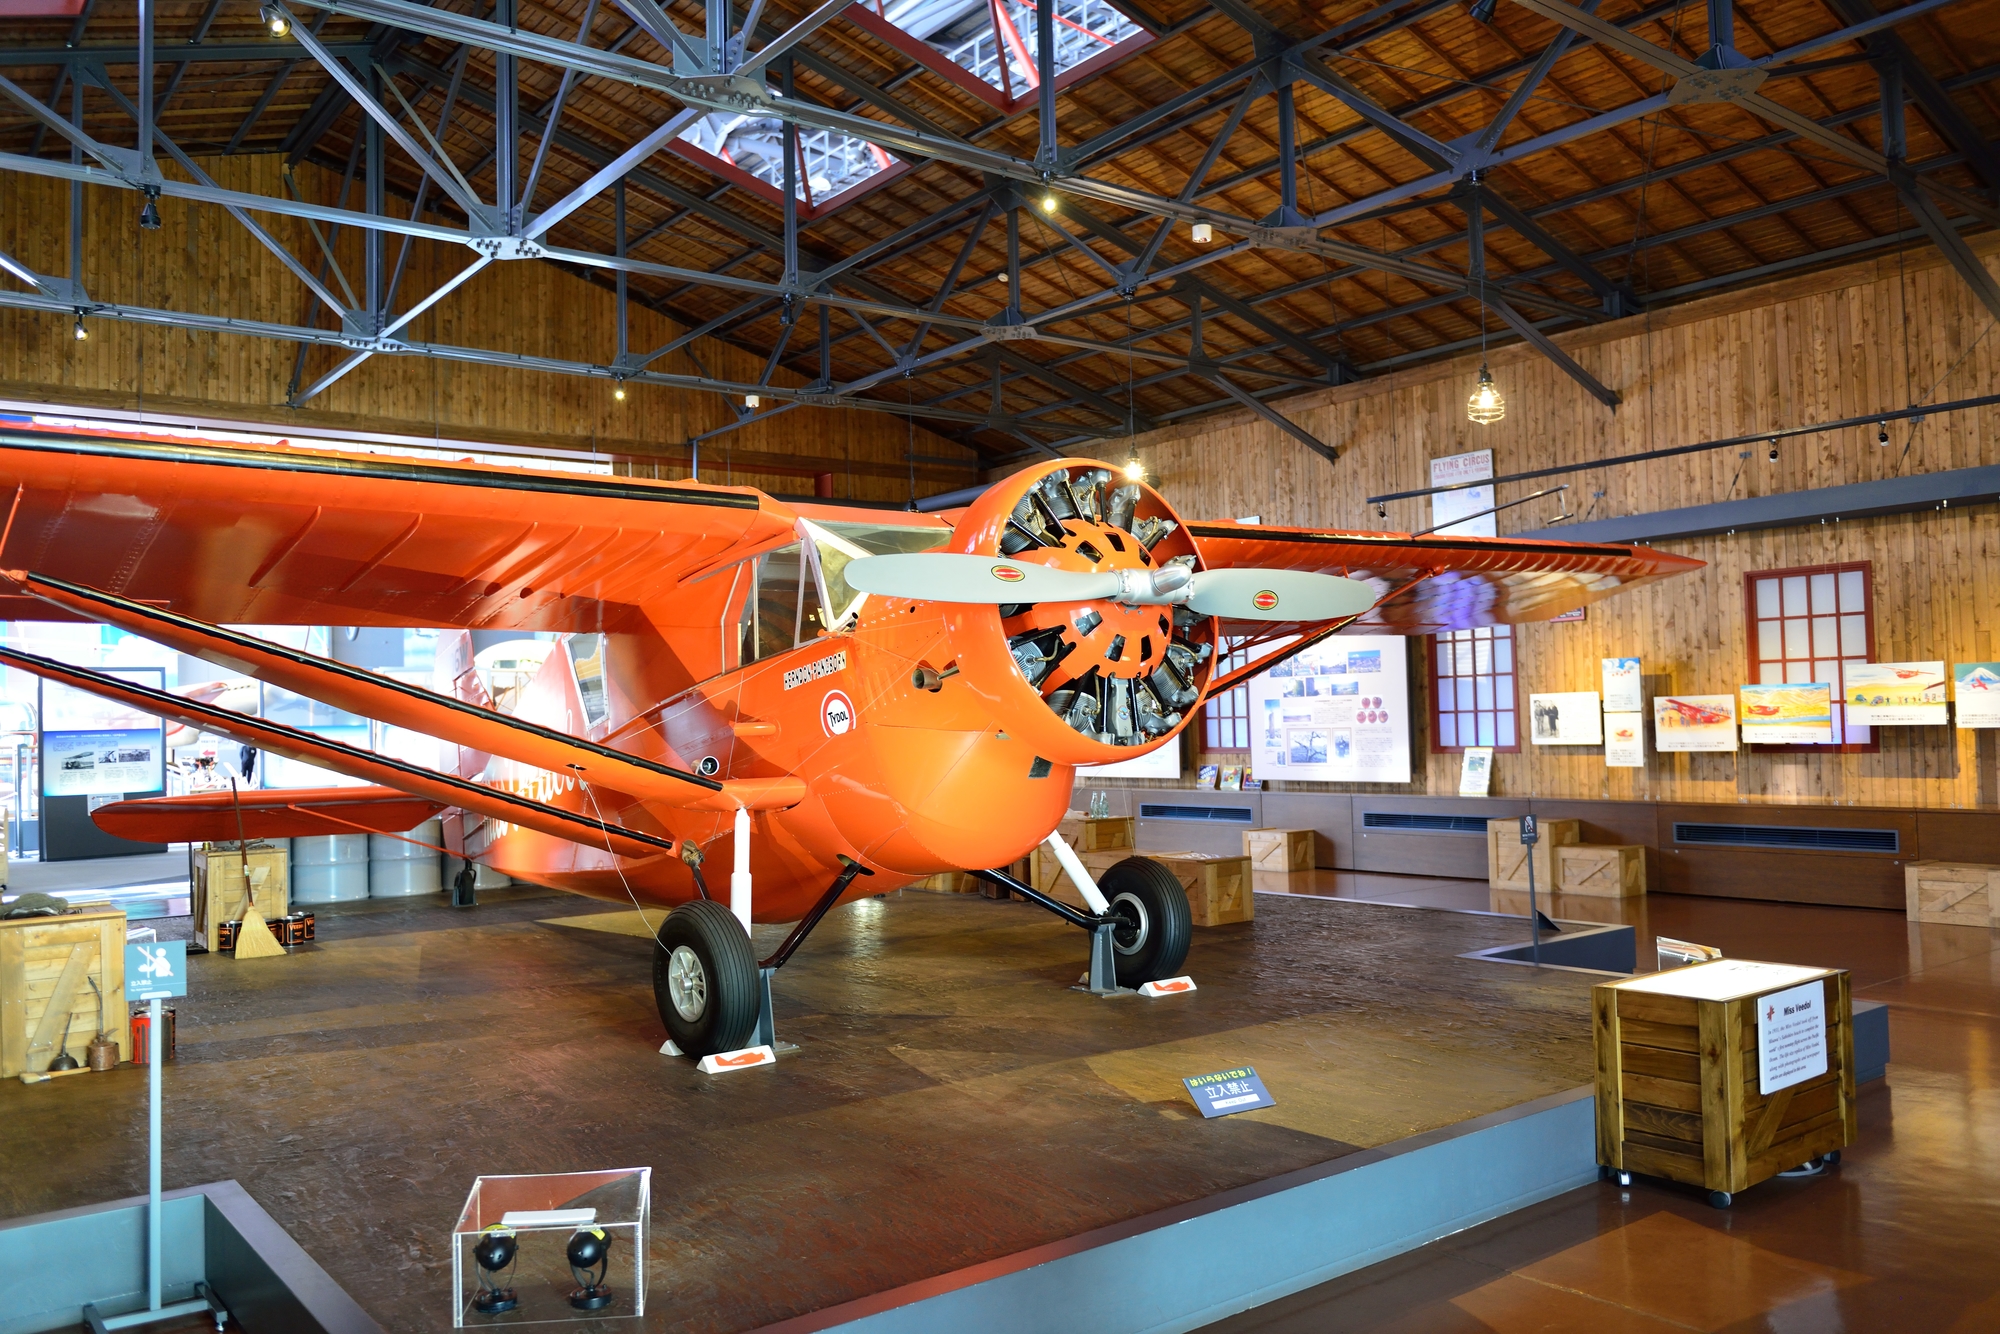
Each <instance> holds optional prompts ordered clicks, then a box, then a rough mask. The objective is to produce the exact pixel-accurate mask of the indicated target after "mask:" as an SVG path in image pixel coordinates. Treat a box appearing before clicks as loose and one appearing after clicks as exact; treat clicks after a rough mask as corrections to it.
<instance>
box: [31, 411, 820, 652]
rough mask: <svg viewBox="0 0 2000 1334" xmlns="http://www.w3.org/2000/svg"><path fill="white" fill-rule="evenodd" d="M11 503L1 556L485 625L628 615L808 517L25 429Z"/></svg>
mask: <svg viewBox="0 0 2000 1334" xmlns="http://www.w3.org/2000/svg"><path fill="white" fill-rule="evenodd" d="M0 507H4V508H5V509H6V510H7V518H6V521H5V527H4V530H0V566H4V567H6V568H11V569H33V570H38V571H41V572H42V573H44V574H48V575H53V576H55V577H56V578H59V579H64V580H68V581H70V582H73V583H77V584H83V585H87V586H89V587H92V588H98V589H103V590H105V591H107V592H111V593H116V594H120V595H122V596H125V597H128V598H132V599H134V600H136V601H140V602H151V603H156V604H160V605H171V606H172V607H173V608H174V609H175V610H177V611H181V612H185V613H187V614H188V615H191V616H196V617H199V618H201V619H202V620H205V621H211V622H222V623H230V624H290V625H328V624H331V625H366V626H461V627H466V628H474V629H484V630H498V629H513V630H580V631H588V630H618V629H621V628H623V627H624V626H625V625H626V624H628V623H629V620H630V615H631V613H632V611H633V609H635V608H637V607H638V606H640V605H641V604H643V603H645V602H647V601H650V600H653V599H657V598H660V597H661V596H662V595H664V594H666V593H668V592H670V591H671V590H672V589H673V588H674V587H675V586H676V585H677V584H678V583H680V582H681V581H683V580H685V579H687V578H690V577H692V576H694V575H697V574H700V573H702V572H704V571H707V570H710V569H713V568H716V567H718V566H720V565H723V564H727V563H728V562H729V561H731V560H733V559H736V558H738V557H740V556H742V555H744V554H747V553H748V552H750V551H754V550H757V549H760V548H762V547H766V546H770V545H773V544H776V543H779V542H783V541H786V540H789V536H790V533H791V531H792V526H793V523H794V516H793V514H792V512H791V511H790V510H788V509H786V508H785V507H783V506H781V505H779V504H778V503H777V502H775V501H773V500H771V499H770V498H769V497H767V496H764V495H762V494H761V493H759V492H756V491H753V490H750V489H747V488H743V487H721V486H706V485H702V484H699V483H693V482H651V481H642V480H639V479H627V478H619V477H598V476H584V475H578V474H574V473H562V472H539V471H531V470H527V469H512V468H496V467H488V466H485V465H481V464H475V463H432V462H426V461H419V460H412V459H404V458H392V457H382V456H372V455H344V454H336V453H329V452H324V451H319V450H307V449H297V448H292V447H289V446H282V445H255V446H252V445H230V444H216V443H166V442H158V441H143V440H120V439H106V438H97V437H89V436H68V435H41V434H36V433H34V432H29V431H0ZM0 619H9V620H11V619H42V620H48V619H51V613H50V612H49V610H48V609H47V608H46V607H45V606H44V605H42V604H40V603H37V602H32V601H28V600H26V599H22V598H18V597H0Z"/></svg>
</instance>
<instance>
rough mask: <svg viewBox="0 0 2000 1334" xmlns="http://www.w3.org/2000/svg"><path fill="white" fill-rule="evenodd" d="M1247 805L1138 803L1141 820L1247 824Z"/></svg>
mask: <svg viewBox="0 0 2000 1334" xmlns="http://www.w3.org/2000/svg"><path fill="white" fill-rule="evenodd" d="M1250 814H1251V812H1250V808H1249V807H1248V806H1165V805H1155V804H1153V803H1152V802H1141V803H1140V804H1139V818H1140V819H1142V820H1199V821H1202V822H1203V823H1205V824H1249V823H1250Z"/></svg>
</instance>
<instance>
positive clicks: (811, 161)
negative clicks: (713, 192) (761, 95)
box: [681, 111, 896, 208]
mask: <svg viewBox="0 0 2000 1334" xmlns="http://www.w3.org/2000/svg"><path fill="white" fill-rule="evenodd" d="M681 140H682V142H684V143H686V144H688V145H690V146H691V147H693V148H697V149H700V150H701V151H702V152H704V153H706V154H708V155H709V156H710V157H713V158H717V159H719V160H721V161H723V162H726V163H728V164H729V165H730V166H732V167H735V168H736V169H737V170H738V171H742V172H745V173H747V174H748V175H750V176H754V177H755V178H756V179H757V180H759V181H761V182H763V183H764V184H765V185H768V186H770V187H771V189H772V190H774V191H777V192H779V197H780V198H783V191H784V188H785V127H784V122H782V121H780V120H779V119H778V118H777V117H775V116H752V115H732V114H729V113H726V112H720V111H718V112H712V113H710V114H709V115H706V116H704V117H702V118H701V119H700V120H698V121H696V122H694V123H693V124H692V125H690V126H688V127H687V129H685V130H683V131H681ZM798 142H799V161H798V162H797V163H796V164H795V166H796V172H797V174H796V178H795V181H794V185H793V193H794V194H795V195H797V197H798V199H799V202H800V203H802V204H804V205H805V206H806V207H807V208H815V207H818V206H819V205H822V204H824V203H826V202H827V201H828V200H830V199H834V198H836V197H838V196H839V195H842V194H844V193H846V192H847V191H848V190H850V189H852V188H854V187H855V186H857V185H860V184H862V183H863V182H864V181H866V180H868V179H869V178H870V177H872V176H875V175H877V174H879V173H881V172H884V171H887V170H888V169H889V168H890V167H892V166H894V165H895V163H896V160H895V159H894V158H893V157H891V156H889V154H888V153H886V152H884V151H883V150H882V149H880V148H878V147H876V146H875V145H874V144H871V143H869V142H868V141H867V140H865V139H856V138H854V137H853V136H852V135H848V134H842V133H839V132H836V131H833V130H810V129H804V128H801V130H800V132H799V140H798Z"/></svg>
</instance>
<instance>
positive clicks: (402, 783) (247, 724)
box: [0, 649, 720, 858]
mask: <svg viewBox="0 0 2000 1334" xmlns="http://www.w3.org/2000/svg"><path fill="white" fill-rule="evenodd" d="M0 665H5V666H8V667H18V668H20V669H21V670H22V671H24V672H32V673H34V674H35V675H36V676H40V677H43V678H45V679H47V680H51V681H61V682H62V683H63V684H65V685H70V686H75V687H76V688H77V689H78V690H87V691H89V692H90V693H91V694H93V695H98V696H101V697H103V698H105V699H114V700H117V701H119V702H120V703H124V704H130V705H132V706H133V707H135V708H138V709H141V710H143V711H144V712H146V713H150V714H156V715H158V716H159V717H162V718H171V719H173V720H174V721H175V722H180V723H185V724H187V725H188V726H189V727H198V728H200V729H202V730H203V731H206V732H214V733H215V734H217V735H218V736H226V737H229V738H230V739H231V740H234V741H240V742H242V743H244V744H245V745H249V746H255V747H257V748H258V749H259V750H267V751H269V752H271V753H272V754H273V755H282V756H284V757H285V758H286V759H290V760H298V761H300V762H301V763H304V764H316V765H318V766H319V767H320V768H322V769H331V770H333V771H334V772H335V773H338V774H346V775H347V776H348V777H349V778H358V779H360V780H361V781H362V782H364V783H373V784H378V785H380V786H382V787H393V788H395V789H397V790H398V791H401V792H407V793H409V794H410V795H412V796H417V797H424V798H428V799H429V800H431V801H433V802H435V803H436V804H437V805H439V806H458V807H461V808H463V809H465V810H468V811H473V812H476V813H478V814H480V815H484V816H487V817H488V818H490V819H494V820H501V821H505V822H507V823H510V824H516V825H519V826H521V827H522V828H524V829H533V830H535V831H537V832H539V833H543V834H548V835H551V836H552V837H555V838H562V839H568V840H569V841H570V842H572V843H580V844H583V845H584V846H585V847H591V848H606V849H608V850H609V851H611V852H614V853H616V854H617V855H618V856H621V857H635V858H646V857H655V856H659V855H661V854H664V853H669V852H672V851H673V850H674V846H675V845H674V841H673V840H672V839H671V838H666V837H663V836H661V835H658V834H651V833H647V832H645V831H643V830H638V829H628V828H625V827H623V826H621V825H618V824H601V823H599V822H598V821H597V820H595V819H592V818H590V817H589V816H585V815H580V814H578V813H577V812H575V811H567V810H564V809H562V808H561V807H559V806H553V805H550V804H549V803H548V802H544V801H537V800H535V799H534V798H532V797H524V796H520V795H518V794H517V793H513V792H506V791H502V790H500V789H497V788H490V787H486V786H483V785H481V784H479V783H473V782H469V781H467V780H466V779H463V778H454V777H452V776H450V775H448V774H439V773H433V772H431V771H430V770H428V769H424V768H420V767H418V766H417V765H414V764H409V763H406V762H404V761H402V760H398V759H394V758H392V757H390V756H387V755H378V754H376V753H375V752H373V751H366V750H359V749H356V748H355V747H353V746H348V745H343V744H341V743H340V742H338V741H332V740H329V739H327V738H325V737H320V736H314V735H313V734H312V733H310V732H305V731H301V730H300V729H298V728H295V727H287V726H285V725H284V724H282V723H274V722H271V721H269V720H268V719H264V718H252V717H250V716H249V715H247V714H241V713H232V712H230V711H229V710H228V709H218V708H216V707H215V706H214V705H211V704H202V703H200V702H198V701H196V700H191V699H187V698H184V697H183V696H180V695H174V694H169V693H168V692H167V691H164V690H154V689H152V688H151V687H149V686H141V685H134V684H133V683H132V682H130V681H124V680H120V679H119V678H117V677H115V676H106V675H105V674H104V673H102V672H94V671H91V670H90V669H89V668H87V667H72V666H70V665H69V664H68V663H66V662H56V661H54V660H52V659H49V658H41V657H36V656H35V655H33V654H29V653H16V652H14V651H13V650H11V649H0ZM716 795H718V796H719V795H720V794H716ZM405 827H406V828H407V826H405Z"/></svg>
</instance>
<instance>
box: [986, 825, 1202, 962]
mask: <svg viewBox="0 0 2000 1334" xmlns="http://www.w3.org/2000/svg"><path fill="white" fill-rule="evenodd" d="M974 874H976V875H978V876H979V877H980V878H981V879H982V880H987V881H990V882H991V883H993V884H996V885H1000V886H1002V887H1004V888H1007V889H1011V890H1013V891H1014V892H1015V893H1016V894H1019V895H1020V896H1021V897H1022V898H1024V899H1027V900H1028V901H1029V902H1030V903H1038V904H1040V905H1041V906H1042V907H1044V908H1047V909H1048V910H1049V911H1050V912H1052V913H1054V914H1055V915H1056V916H1058V917H1060V918H1062V919H1063V920H1064V921H1065V922H1068V923H1069V924H1070V925H1071V926H1077V927H1082V928H1083V929H1084V930H1085V931H1088V932H1089V933H1090V974H1089V979H1088V982H1087V983H1086V985H1085V988H1084V989H1085V990H1087V991H1089V992H1090V993H1091V994H1092V995H1097V996H1110V995H1114V994H1116V993H1117V992H1119V991H1121V990H1127V989H1130V988H1132V987H1136V986H1138V985H1139V984H1141V983H1142V982H1157V981H1159V980H1161V979H1162V978H1168V977H1173V976H1175V975H1176V974H1178V973H1179V972H1180V970H1181V965H1182V964H1184V963H1186V962H1187V952H1188V945H1189V944H1190V943H1191V941H1192V939H1193V936H1194V914H1193V912H1192V910H1190V909H1189V907H1188V901H1187V891H1186V890H1185V889H1183V888H1182V887H1181V882H1180V881H1179V880H1177V879H1175V878H1174V874H1173V872H1171V871H1169V870H1168V869H1167V868H1166V867H1164V866H1162V865H1160V864H1159V863H1158V862H1156V861H1154V860H1152V859H1151V858H1150V857H1127V858H1126V859H1125V860H1124V861H1122V862H1119V863H1118V864H1117V865H1116V866H1114V867H1112V868H1111V869H1110V870H1108V871H1106V872H1105V873H1104V878H1103V880H1102V881H1101V882H1100V884H1099V888H1100V889H1101V890H1102V891H1103V893H1104V897H1105V899H1106V900H1107V902H1108V904H1109V907H1108V909H1107V910H1106V911H1105V912H1104V913H1102V914H1095V913H1089V912H1085V911H1083V910H1081V909H1077V908H1072V907H1071V906H1070V905H1069V904H1067V903H1064V902H1062V901H1061V900H1060V899H1053V898H1050V897H1049V896H1048V895H1047V894H1044V893H1042V892H1041V891H1040V890H1039V889H1035V888H1033V887H1032V886H1030V885H1024V884H1022V883H1021V882H1020V881H1019V880H1016V879H1015V878H1014V877H1013V876H1011V875H1009V874H1007V873H1006V872H1005V871H978V872H975V873H974Z"/></svg>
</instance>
